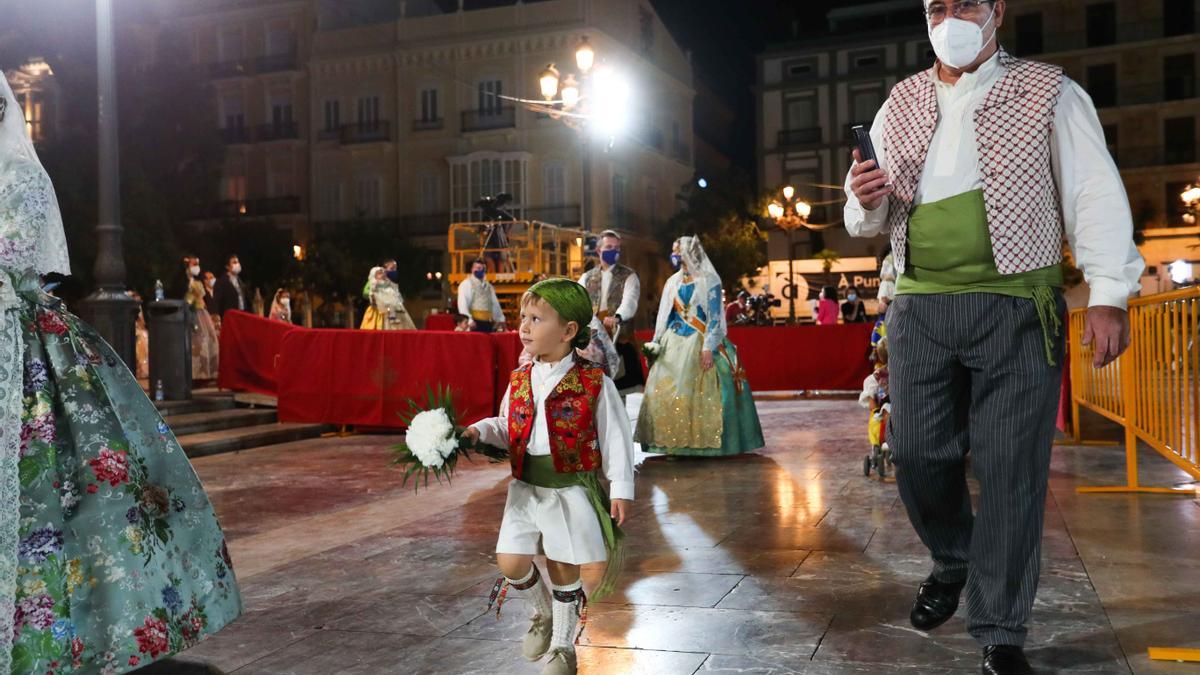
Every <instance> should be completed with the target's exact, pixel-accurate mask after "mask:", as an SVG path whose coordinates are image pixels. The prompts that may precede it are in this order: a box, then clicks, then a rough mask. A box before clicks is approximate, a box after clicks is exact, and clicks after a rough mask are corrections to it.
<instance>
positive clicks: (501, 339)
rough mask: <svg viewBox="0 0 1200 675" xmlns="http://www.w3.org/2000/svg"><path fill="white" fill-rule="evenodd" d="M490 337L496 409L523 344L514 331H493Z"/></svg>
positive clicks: (515, 365)
mask: <svg viewBox="0 0 1200 675" xmlns="http://www.w3.org/2000/svg"><path fill="white" fill-rule="evenodd" d="M491 338H492V346H493V348H494V349H495V354H496V409H497V410H499V409H500V400H501V399H503V398H504V392H506V391H508V381H509V377H510V376H511V375H512V371H514V370H516V369H517V364H518V363H519V362H520V360H521V352H522V351H524V349H525V345H523V344H521V337H520V335H518V334H517V333H516V332H508V333H493V334H492V336H491Z"/></svg>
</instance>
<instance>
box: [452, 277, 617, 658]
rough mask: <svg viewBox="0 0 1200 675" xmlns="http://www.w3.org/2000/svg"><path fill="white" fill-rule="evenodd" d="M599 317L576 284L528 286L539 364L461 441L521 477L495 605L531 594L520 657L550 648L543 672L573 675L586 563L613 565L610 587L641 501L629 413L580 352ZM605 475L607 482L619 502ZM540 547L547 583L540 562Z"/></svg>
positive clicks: (514, 488) (529, 326)
mask: <svg viewBox="0 0 1200 675" xmlns="http://www.w3.org/2000/svg"><path fill="white" fill-rule="evenodd" d="M591 320H592V303H591V299H590V298H589V297H588V294H587V291H586V290H585V289H584V288H583V286H580V285H579V284H577V283H575V282H574V281H570V280H568V279H549V280H546V281H542V282H539V283H537V284H535V285H534V286H533V287H531V288H530V289H529V291H528V292H526V293H525V296H524V297H523V298H522V299H521V327H520V335H521V342H522V343H523V344H524V345H525V349H526V350H527V351H528V352H529V353H530V354H531V355H532V356H533V360H532V362H530V363H528V364H525V365H522V366H521V367H519V368H517V369H516V370H514V371H513V374H512V379H511V382H510V384H509V388H508V392H507V393H505V395H504V399H503V401H502V402H501V404H500V415H499V416H498V417H491V418H488V419H484V420H481V421H479V422H477V423H475V424H474V425H472V426H470V427H468V428H467V430H466V432H464V434H463V435H464V437H466V438H467V439H468V440H470V441H481V442H484V443H488V444H490V445H494V446H497V447H501V448H507V449H508V452H509V459H510V462H511V464H512V475H513V478H514V480H513V481H512V483H510V484H509V487H508V502H507V503H506V504H505V507H504V520H503V522H502V523H501V526H500V537H499V541H498V542H497V544H496V561H497V563H498V565H499V567H500V571H501V573H502V574H503V575H504V576H503V577H502V578H501V579H500V580H499V581H497V583H496V586H495V588H494V589H493V591H492V600H493V601H495V600H497V599H498V600H499V601H500V603H501V604H502V603H503V600H504V595H505V594H506V593H507V591H508V588H509V587H510V586H511V587H513V588H516V589H518V590H521V591H524V593H525V597H526V599H527V600H528V601H529V603H530V605H532V607H533V621H532V625H531V626H530V628H529V632H528V633H527V634H526V636H525V641H524V645H523V647H522V654H523V656H524V657H525V658H526V659H528V660H530V661H537V660H539V659H541V658H542V657H543V656H545V655H546V654H547V653H549V654H550V660H549V662H548V663H547V664H546V666H545V668H544V670H543V671H542V673H543V674H544V675H564V674H570V673H574V672H575V671H576V656H575V640H576V637H577V636H576V629H577V628H580V624H583V625H586V620H587V598H586V597H585V595H584V592H583V585H582V583H581V582H580V578H579V569H580V565H584V564H587V563H593V562H601V561H605V560H607V561H608V565H607V569H606V570H605V573H604V578H603V579H602V580H601V582H600V585H599V586H598V587H597V588H596V590H595V591H594V593H593V596H594V597H595V598H601V597H603V596H604V595H606V594H607V593H609V592H611V591H612V590H613V588H614V586H615V583H616V575H617V572H618V570H619V568H620V559H621V549H622V541H621V540H622V537H623V535H622V533H621V530H620V529H619V526H620V525H621V524H622V523H624V521H625V516H626V513H627V510H628V509H629V507H630V503H631V502H632V500H633V438H632V433H631V431H630V428H629V417H628V416H627V414H626V412H625V408H624V406H623V405H622V403H621V397H620V395H619V394H618V393H617V389H616V385H614V384H613V381H612V380H611V379H610V378H609V377H608V376H607V375H605V373H604V370H603V369H601V368H600V367H598V366H596V365H595V364H592V363H591V362H588V361H585V360H583V359H581V358H579V357H578V356H577V355H576V349H585V348H587V346H588V343H589V341H590V339H591V334H590V331H589V330H588V325H589V323H590V322H591ZM597 470H603V472H604V474H605V476H607V478H608V480H609V484H610V488H609V489H610V492H611V493H612V500H611V503H610V501H609V498H608V497H607V496H605V494H604V490H603V488H602V487H601V486H600V481H599V478H598V477H597V475H596V471H597ZM539 541H540V542H541V547H542V549H543V550H544V551H545V553H546V558H547V561H546V568H547V571H548V572H549V575H550V583H549V584H547V583H546V581H545V580H543V579H542V574H541V572H540V571H539V570H538V568H537V566H536V565H535V564H534V561H533V558H534V556H535V555H537V553H538V543H539ZM497 614H499V609H497Z"/></svg>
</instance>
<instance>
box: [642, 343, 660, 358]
mask: <svg viewBox="0 0 1200 675" xmlns="http://www.w3.org/2000/svg"><path fill="white" fill-rule="evenodd" d="M642 349H643V350H645V352H646V353H647V354H655V355H657V354H658V353H659V352H661V351H662V345H660V344H658V343H657V342H647V343H645V344H643V345H642Z"/></svg>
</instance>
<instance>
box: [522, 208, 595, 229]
mask: <svg viewBox="0 0 1200 675" xmlns="http://www.w3.org/2000/svg"><path fill="white" fill-rule="evenodd" d="M524 219H525V220H536V221H538V222H542V223H549V224H551V225H560V226H563V227H579V223H580V221H581V219H580V212H579V205H578V204H569V205H566V206H534V207H531V208H527V209H525V215H524Z"/></svg>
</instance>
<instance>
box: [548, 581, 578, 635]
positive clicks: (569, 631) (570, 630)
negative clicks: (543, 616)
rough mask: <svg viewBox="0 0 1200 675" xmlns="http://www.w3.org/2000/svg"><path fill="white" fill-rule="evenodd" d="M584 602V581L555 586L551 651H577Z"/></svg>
mask: <svg viewBox="0 0 1200 675" xmlns="http://www.w3.org/2000/svg"><path fill="white" fill-rule="evenodd" d="M584 602H585V600H584V599H583V582H582V581H576V582H575V583H573V584H566V585H564V586H559V585H558V584H555V585H554V636H553V637H552V638H551V640H550V649H551V650H555V649H561V650H564V651H575V629H576V628H577V627H578V625H579V615H580V610H581V609H583V607H584Z"/></svg>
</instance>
